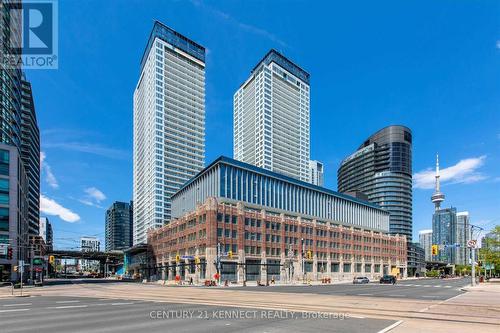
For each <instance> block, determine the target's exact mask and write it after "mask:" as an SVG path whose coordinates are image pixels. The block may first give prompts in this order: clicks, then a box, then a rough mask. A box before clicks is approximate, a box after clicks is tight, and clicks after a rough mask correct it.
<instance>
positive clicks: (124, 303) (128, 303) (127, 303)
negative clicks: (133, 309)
mask: <svg viewBox="0 0 500 333" xmlns="http://www.w3.org/2000/svg"><path fill="white" fill-rule="evenodd" d="M130 304H134V302H123V303H111V305H130Z"/></svg>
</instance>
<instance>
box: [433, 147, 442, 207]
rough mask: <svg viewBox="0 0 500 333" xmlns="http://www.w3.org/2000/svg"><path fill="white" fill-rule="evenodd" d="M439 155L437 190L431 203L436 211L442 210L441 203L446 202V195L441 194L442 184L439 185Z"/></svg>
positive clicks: (437, 162) (437, 157)
mask: <svg viewBox="0 0 500 333" xmlns="http://www.w3.org/2000/svg"><path fill="white" fill-rule="evenodd" d="M439 177H440V175H439V155H436V188H435V190H434V194H433V195H432V197H431V201H432V202H433V203H434V206H435V209H436V210H439V209H441V202H443V201H444V194H443V193H441V190H440V183H439Z"/></svg>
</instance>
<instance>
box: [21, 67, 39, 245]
mask: <svg viewBox="0 0 500 333" xmlns="http://www.w3.org/2000/svg"><path fill="white" fill-rule="evenodd" d="M21 87H22V89H21V90H22V94H21V96H22V98H21V100H22V103H21V158H22V160H23V164H24V170H25V172H26V177H27V181H28V183H27V184H28V193H27V194H28V220H29V233H30V236H36V235H38V234H39V230H38V228H39V223H40V130H39V128H38V122H37V119H36V113H35V103H34V102H33V93H32V91H31V84H30V83H29V82H28V81H27V80H26V78H25V77H24V75H23V79H22V86H21Z"/></svg>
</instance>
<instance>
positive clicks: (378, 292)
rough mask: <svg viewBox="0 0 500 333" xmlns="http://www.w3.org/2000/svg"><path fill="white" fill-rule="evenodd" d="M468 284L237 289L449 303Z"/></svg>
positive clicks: (414, 282)
mask: <svg viewBox="0 0 500 333" xmlns="http://www.w3.org/2000/svg"><path fill="white" fill-rule="evenodd" d="M469 283H470V279H419V280H406V281H398V282H397V283H396V284H395V285H390V284H379V283H378V282H374V283H369V284H356V285H353V284H334V285H314V286H308V285H297V286H273V287H258V288H257V287H235V288H236V289H239V290H249V291H250V290H252V291H262V292H280V293H299V294H300V293H309V294H318V295H345V296H363V297H385V298H404V299H422V300H446V299H449V298H452V297H455V296H457V295H460V294H463V293H464V291H462V290H460V289H461V288H463V287H465V286H466V285H468V284H469Z"/></svg>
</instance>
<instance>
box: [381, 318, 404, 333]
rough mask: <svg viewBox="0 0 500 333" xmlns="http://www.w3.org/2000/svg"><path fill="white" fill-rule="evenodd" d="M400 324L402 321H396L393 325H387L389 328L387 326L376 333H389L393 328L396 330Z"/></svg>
mask: <svg viewBox="0 0 500 333" xmlns="http://www.w3.org/2000/svg"><path fill="white" fill-rule="evenodd" d="M402 323H403V321H402V320H400V321H397V322H395V323H394V324H392V325H389V326H387V327H386V328H384V329H382V330H380V331H378V332H377V333H386V332H389V331H391V330H392V329H393V328H396V327H397V326H399V325H401V324H402Z"/></svg>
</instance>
